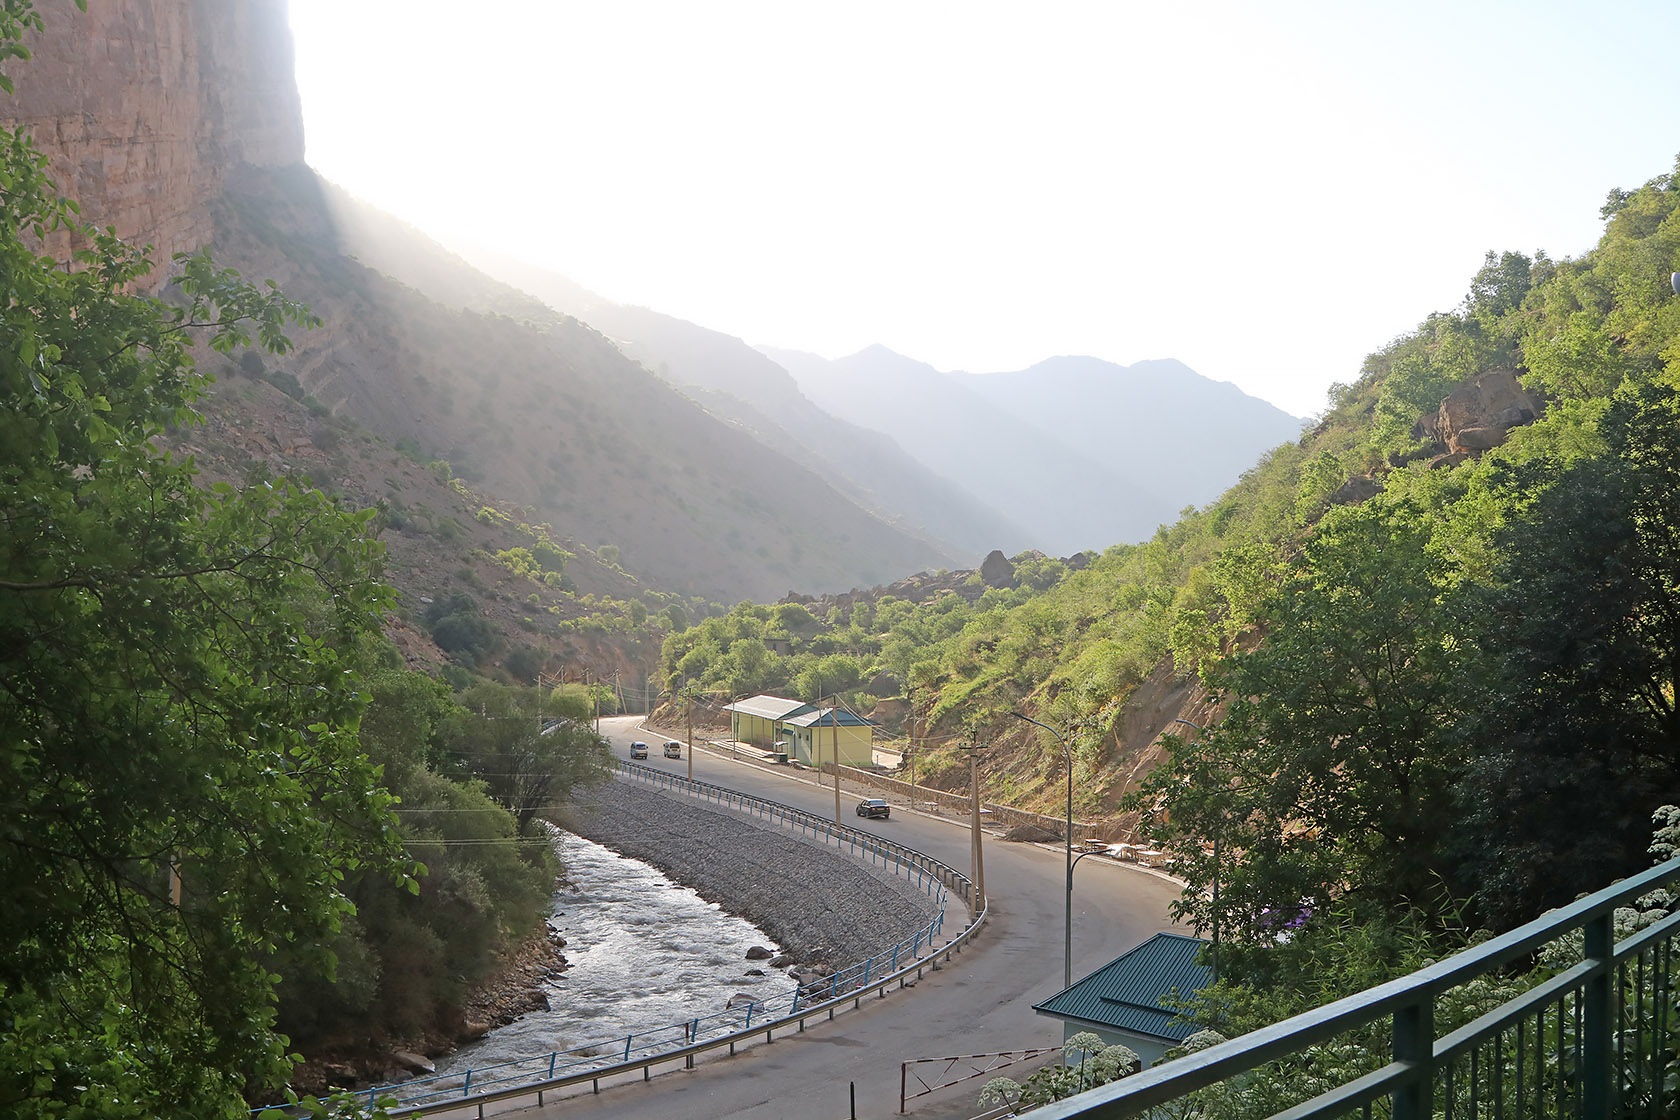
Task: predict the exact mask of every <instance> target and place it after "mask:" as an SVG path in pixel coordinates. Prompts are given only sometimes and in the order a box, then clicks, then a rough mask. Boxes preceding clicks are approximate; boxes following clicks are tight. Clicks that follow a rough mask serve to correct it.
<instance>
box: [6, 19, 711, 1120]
mask: <svg viewBox="0 0 1680 1120" xmlns="http://www.w3.org/2000/svg"><path fill="white" fill-rule="evenodd" d="M39 27H40V23H39V20H38V17H36V16H35V15H34V14H33V13H32V12H30V10H29V8H28V5H26V4H7V5H6V6H5V9H4V11H3V12H0V58H15V57H26V53H25V52H23V51H22V50H21V48H19V47H17V46H16V41H17V36H18V35H19V34H20V32H21V31H22V30H24V29H28V28H33V29H35V30H39ZM5 85H6V83H5V82H4V81H0V86H5ZM45 163H46V161H45V160H44V159H43V158H41V157H40V156H39V154H38V153H37V152H36V151H35V150H34V148H33V146H32V144H31V143H30V141H29V140H28V139H26V138H24V137H21V136H19V135H17V134H15V133H11V132H4V133H0V199H3V204H0V276H3V277H4V281H5V285H6V291H7V293H8V297H7V299H6V300H4V301H0V320H3V324H4V329H3V331H0V334H3V335H4V337H5V339H6V343H5V353H6V360H5V361H4V362H0V398H3V402H4V407H0V506H3V508H4V509H5V510H6V516H5V518H4V519H3V520H0V681H3V682H4V685H3V687H0V744H3V747H0V791H3V792H0V803H3V805H4V812H3V813H0V819H3V823H0V881H3V882H4V883H5V884H6V891H7V896H6V897H7V903H6V905H5V906H4V907H0V941H3V942H4V944H5V946H6V952H5V954H4V961H3V964H0V1036H3V1038H4V1043H3V1045H0V1113H3V1114H5V1115H6V1116H10V1117H19V1118H32V1117H42V1118H45V1117H66V1116H78V1117H149V1116H245V1115H248V1114H249V1108H250V1106H251V1104H255V1103H264V1102H266V1101H270V1100H273V1099H275V1097H277V1096H278V1095H279V1093H280V1091H281V1087H282V1086H284V1084H285V1083H286V1081H287V1079H288V1078H289V1077H290V1075H291V1072H292V1069H293V1067H294V1065H295V1063H296V1057H295V1054H294V1052H293V1049H292V1048H293V1046H295V1045H328V1044H331V1043H335V1042H339V1043H342V1042H343V1041H344V1039H346V1038H352V1039H353V1040H354V1044H355V1047H357V1048H365V1047H368V1046H379V1045H382V1044H384V1045H389V1044H391V1043H393V1042H399V1041H402V1040H407V1039H415V1040H426V1039H429V1038H432V1037H435V1036H436V1035H437V1034H438V1033H443V1034H447V1033H448V1032H449V1031H450V1030H452V1029H453V1028H454V1027H455V1025H456V1024H457V1023H458V1021H459V1019H460V1015H461V1008H462V1001H463V998H464V996H465V994H466V992H467V990H468V989H469V988H470V987H471V985H472V984H473V983H474V982H476V981H478V980H480V979H482V978H483V977H485V976H486V975H487V974H488V973H489V972H490V971H491V970H492V969H493V968H494V967H495V965H496V963H497V961H498V959H499V957H500V956H501V955H502V954H504V953H506V952H507V951H509V950H510V949H512V948H513V947H514V946H515V945H517V944H518V943H520V942H522V941H523V940H524V939H525V938H526V937H528V936H529V934H530V933H531V931H532V929H533V927H535V926H536V925H537V923H538V919H539V916H540V915H541V914H542V913H543V912H544V910H545V909H546V906H547V903H548V899H549V895H550V890H551V887H552V881H553V876H554V873H555V866H554V863H553V857H552V854H551V848H550V845H549V843H548V838H547V833H546V831H545V829H544V827H543V825H542V823H541V822H540V821H538V820H537V819H536V815H535V812H536V809H537V808H538V807H541V806H546V805H549V804H552V803H554V802H557V801H560V800H563V799H564V798H565V796H566V795H567V793H568V791H569V790H570V788H572V787H573V786H574V785H576V784H578V783H580V782H585V781H589V780H592V779H593V778H594V777H595V776H596V775H597V774H598V773H599V772H600V770H601V766H600V763H601V758H602V750H601V746H600V743H599V741H598V739H597V738H596V736H595V735H594V734H593V733H592V732H591V731H590V730H589V728H588V726H587V724H585V723H582V722H580V721H574V722H570V723H564V724H561V725H559V726H558V727H557V729H556V730H555V731H553V732H550V733H549V734H542V733H541V732H540V731H539V726H538V714H539V711H540V710H546V711H548V712H550V713H556V714H558V713H559V712H562V711H564V710H566V709H565V708H564V706H563V703H556V701H555V700H553V699H550V698H548V697H544V698H543V704H542V706H541V707H540V708H539V705H538V702H537V695H536V694H535V693H534V692H529V691H526V692H521V691H518V690H513V689H509V688H506V687H503V686H497V685H493V684H485V683H483V682H479V683H477V684H476V686H475V688H474V689H473V690H471V691H468V692H466V693H464V694H462V695H461V696H460V697H459V698H456V697H454V696H452V694H451V690H450V689H449V687H448V686H447V685H446V684H443V683H440V682H438V681H436V680H433V679H431V678H429V677H426V676H424V675H422V674H420V673H416V672H412V671H409V670H406V669H404V668H402V658H401V656H400V655H399V654H398V653H397V651H396V650H395V649H394V648H393V647H392V645H391V644H390V642H389V641H388V640H387V638H386V637H385V634H384V631H385V628H386V626H387V624H388V623H389V622H390V621H391V616H390V615H389V613H388V612H390V611H392V610H393V608H394V606H395V602H394V601H395V593H394V592H393V589H392V588H391V587H389V586H388V585H386V584H385V583H384V582H382V580H381V576H382V575H383V573H384V571H385V568H386V564H387V560H388V558H389V554H388V552H387V550H386V548H385V547H384V545H383V544H382V543H381V542H380V541H379V539H378V536H379V533H380V531H381V529H382V528H386V529H389V528H390V527H391V526H397V525H399V521H398V515H397V513H396V511H395V509H394V508H393V507H390V506H387V508H386V511H385V514H384V515H383V516H382V515H381V513H380V511H379V510H378V509H377V508H375V506H374V504H373V503H368V502H353V501H350V500H348V499H347V498H346V496H345V495H344V494H343V493H342V492H340V487H339V486H338V485H337V480H335V479H329V477H328V475H329V474H330V473H331V472H330V471H325V470H323V471H319V473H320V475H321V481H322V483H323V485H324V486H325V487H326V489H328V490H332V491H334V493H327V492H324V490H323V489H321V488H317V487H316V486H313V485H311V484H310V481H309V480H308V478H307V477H306V476H305V475H304V474H302V473H301V472H300V473H299V474H298V475H297V476H296V477H288V476H287V475H286V474H284V473H281V474H278V475H276V474H274V473H270V472H268V471H267V470H266V469H264V465H263V464H261V463H258V462H256V461H254V460H253V461H251V462H246V463H242V464H241V466H242V468H243V471H244V473H243V477H241V478H240V479H239V481H240V482H241V483H242V485H240V486H234V485H231V484H229V482H228V481H226V480H223V479H220V478H217V477H215V476H214V475H209V474H206V473H204V472H202V471H201V469H200V465H199V463H198V461H197V459H196V457H195V455H193V454H184V453H182V452H181V451H179V450H177V448H178V447H180V446H181V445H183V443H187V444H190V443H191V441H200V442H202V443H204V444H206V445H210V444H213V443H214V442H215V440H217V439H218V438H224V437H225V438H232V437H231V436H230V435H229V434H228V433H227V432H226V431H223V432H221V433H220V434H218V432H217V431H216V430H215V429H216V426H215V423H214V422H213V421H207V420H206V417H205V416H204V414H203V413H201V412H200V411H199V409H200V408H202V407H204V406H205V405H206V403H207V402H206V398H205V395H204V394H205V390H206V388H207V386H208V376H207V374H206V373H205V372H204V368H203V367H204V366H205V365H210V366H216V365H219V364H222V363H227V364H231V365H233V366H235V367H238V368H242V369H243V370H244V373H245V376H246V377H248V378H251V379H252V380H251V381H249V382H248V383H247V384H246V386H245V388H249V389H252V390H253V391H257V387H258V383H257V381H256V380H255V379H256V378H257V377H259V376H260V375H261V374H262V373H263V372H264V371H265V370H266V369H267V368H268V367H267V363H270V362H278V361H281V360H283V359H284V357H285V356H286V355H287V354H289V353H290V352H291V342H290V341H289V339H288V337H287V332H288V331H298V330H303V329H307V328H308V327H310V326H311V325H313V324H314V323H315V321H316V320H315V318H314V316H312V315H310V314H309V313H308V312H307V311H306V310H305V309H304V308H302V307H301V306H299V305H298V304H296V303H293V302H291V301H290V300H288V299H287V298H285V297H284V296H282V295H281V294H280V293H279V292H278V291H276V290H274V289H270V288H257V287H254V286H250V285H247V284H245V283H244V282H243V281H241V280H240V279H239V277H238V276H236V275H234V274H233V273H231V272H226V271H222V270H219V269H217V268H216V267H214V266H213V265H212V264H211V263H210V261H209V259H208V258H207V257H204V256H197V257H192V258H183V259H179V260H177V261H176V262H175V269H176V271H177V273H178V275H179V279H178V281H177V283H176V284H175V285H174V287H173V288H172V289H171V291H170V293H169V295H170V298H169V300H168V301H164V300H159V299H155V298H151V297H149V296H146V295H143V294H139V293H138V292H137V290H136V288H137V281H138V279H139V278H140V277H143V276H145V275H146V274H147V272H148V271H149V270H150V268H151V262H150V261H148V259H147V255H146V252H145V251H144V250H139V249H135V248H133V247H131V246H128V245H126V244H124V243H122V242H121V241H119V240H118V239H117V238H116V237H114V236H112V235H110V234H108V233H104V232H101V231H99V230H97V229H95V228H93V227H91V226H85V225H83V224H82V223H81V222H80V220H79V218H78V216H77V214H76V212H75V210H74V207H73V206H72V205H71V204H70V203H69V202H67V201H66V200H64V199H62V198H60V197H59V196H58V195H57V193H56V190H55V188H54V186H53V184H52V183H51V182H49V181H48V180H47V179H46V177H45V170H44V169H45ZM65 227H70V228H71V229H73V230H74V231H75V236H76V239H77V243H78V244H80V245H82V246H83V247H82V248H80V249H79V250H77V251H76V255H75V259H74V262H73V263H74V265H75V267H74V268H73V269H72V268H65V267H61V266H60V264H59V262H55V261H54V260H52V259H51V258H46V257H39V256H37V254H36V249H35V247H36V246H38V245H39V244H40V243H41V237H42V235H43V234H45V233H47V232H50V231H54V230H59V229H63V228H65ZM252 343H255V344H257V345H259V346H260V347H261V352H260V353H258V352H257V351H252V350H246V349H244V348H245V347H246V346H247V345H249V344H252ZM195 355H197V358H198V360H197V361H195ZM201 363H202V364H201ZM276 382H277V383H276ZM295 389H296V386H295V384H294V383H292V382H290V381H288V380H286V379H285V378H275V379H274V381H272V382H270V383H269V384H267V385H263V386H261V390H262V391H264V392H267V393H270V394H272V395H273V397H274V398H276V399H278V400H280V401H285V402H286V403H287V405H288V406H290V407H291V408H292V409H293V411H292V412H291V413H290V414H289V415H291V416H293V418H294V419H297V420H298V421H299V422H300V423H306V421H304V420H303V417H306V416H309V417H311V418H312V419H313V420H316V421H321V420H322V419H323V418H322V417H320V416H318V415H313V410H311V409H310V408H309V402H307V401H300V400H296V399H294V397H293V395H288V393H287V390H295ZM300 410H301V411H300ZM314 434H315V436H316V437H317V438H316V439H315V440H313V441H305V442H309V443H310V444H311V446H313V447H314V448H315V449H316V450H320V449H321V446H322V444H326V445H327V447H328V450H340V451H344V450H345V449H346V448H347V447H349V446H350V445H354V444H358V443H360V444H362V445H363V450H364V451H365V452H366V453H368V454H383V453H384V452H383V451H381V450H379V448H378V447H377V443H378V441H375V440H372V439H371V438H370V437H366V436H365V434H364V433H360V432H359V431H358V430H357V429H355V428H354V427H353V426H349V425H338V426H332V425H327V424H325V423H324V422H323V423H322V424H321V425H320V426H317V427H316V428H315V429H314ZM328 436H332V437H333V438H332V439H328V438H327V437H328ZM385 450H388V449H385ZM208 457H209V458H214V456H213V455H211V456H208ZM328 461H329V462H330V461H331V460H330V459H329V460H328ZM434 473H435V472H434ZM340 478H342V475H340ZM462 500H463V501H465V500H466V498H465V496H463V498H462ZM410 512H411V513H412V512H413V511H412V510H411V511H410ZM452 516H453V515H452V514H449V513H445V512H440V513H439V515H438V516H437V517H436V518H433V519H431V521H430V525H431V530H430V531H432V532H437V531H438V530H439V529H441V527H442V526H444V525H447V524H450V523H451V520H450V519H451V517H452ZM382 523H383V524H382ZM519 528H520V529H521V530H526V531H524V532H522V533H521V534H520V535H519V536H518V537H517V538H515V539H518V540H521V541H527V542H528V543H524V544H521V545H519V546H517V547H508V548H506V550H505V553H506V554H505V555H504V556H502V557H500V558H497V557H495V556H494V555H491V556H490V562H492V563H495V564H498V565H500V566H502V567H520V568H522V570H521V571H520V572H519V573H518V574H517V578H522V579H525V580H526V581H532V580H533V577H534V576H538V575H540V576H542V577H543V578H544V579H546V575H547V574H548V573H550V572H560V571H561V570H562V569H563V568H564V567H565V566H566V561H567V559H568V557H567V555H566V553H565V550H562V549H560V548H559V547H558V546H557V545H556V544H555V542H553V541H552V540H551V539H549V538H548V537H546V536H545V535H544V534H542V533H540V532H536V531H531V530H528V529H527V527H525V526H520V527H519ZM398 531H399V532H400V531H401V530H400V528H399V530H398ZM609 559H610V558H609ZM538 568H540V569H541V570H540V572H539V571H537V570H536V569H538ZM511 574H512V573H510V575H511ZM591 578H592V577H591ZM562 582H563V581H562ZM637 602H638V603H639V602H640V600H637ZM635 606H636V604H631V606H630V607H628V608H627V611H628V612H630V613H634V610H635ZM665 609H666V610H667V611H668V612H672V611H675V612H680V607H678V606H676V605H675V604H674V603H673V604H667V606H666V608H665ZM590 617H592V616H589V615H587V614H586V615H584V616H583V618H584V621H586V622H587V621H588V619H589V618H590ZM644 621H645V619H644ZM603 625H604V623H603ZM561 699H562V701H564V700H565V699H566V698H564V697H562V698H561ZM570 712H571V714H572V715H573V716H574V717H575V716H577V715H579V714H581V713H580V711H579V710H578V709H577V706H576V704H575V703H573V704H572V706H571V709H570Z"/></svg>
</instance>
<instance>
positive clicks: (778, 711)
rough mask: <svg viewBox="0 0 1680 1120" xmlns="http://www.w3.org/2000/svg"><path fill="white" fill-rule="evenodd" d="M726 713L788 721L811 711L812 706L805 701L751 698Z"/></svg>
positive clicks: (762, 696) (771, 697)
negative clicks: (793, 716)
mask: <svg viewBox="0 0 1680 1120" xmlns="http://www.w3.org/2000/svg"><path fill="white" fill-rule="evenodd" d="M723 710H724V711H726V712H739V713H741V714H742V715H744V716H757V717H758V718H759V719H769V720H777V719H786V718H787V717H788V716H791V715H793V714H794V713H795V712H805V711H810V710H811V705H809V704H807V703H805V701H803V700H787V699H784V698H782V697H780V696H769V695H761V696H750V697H748V698H747V699H745V700H738V701H736V702H735V703H733V704H731V705H729V706H728V707H727V708H725V709H723Z"/></svg>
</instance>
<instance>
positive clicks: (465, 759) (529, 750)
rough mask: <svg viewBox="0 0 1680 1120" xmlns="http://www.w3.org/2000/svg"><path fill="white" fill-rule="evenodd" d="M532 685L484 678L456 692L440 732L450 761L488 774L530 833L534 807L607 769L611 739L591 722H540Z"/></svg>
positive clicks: (468, 771)
mask: <svg viewBox="0 0 1680 1120" xmlns="http://www.w3.org/2000/svg"><path fill="white" fill-rule="evenodd" d="M537 700H538V697H537V695H536V693H535V692H534V691H529V690H519V689H511V688H507V687H505V686H502V685H497V684H482V685H479V686H478V687H476V688H473V689H471V690H469V691H467V692H464V693H462V694H461V696H460V697H459V701H460V704H461V708H460V710H459V711H458V712H457V713H456V715H455V716H454V717H453V718H452V719H451V720H450V721H449V723H448V724H447V726H446V727H445V728H444V730H443V733H442V737H443V739H444V742H445V743H446V748H445V749H446V750H447V752H448V756H449V758H450V762H451V766H452V768H453V769H455V770H456V771H457V772H458V773H461V774H464V775H472V776H474V777H478V778H480V779H482V780H483V782H484V788H485V789H486V790H487V791H488V792H489V794H490V796H491V797H493V798H495V800H496V801H497V802H498V803H499V804H500V805H502V806H503V807H504V808H506V809H507V811H508V812H510V813H512V814H513V815H514V817H515V819H516V820H517V821H518V822H519V830H520V833H521V834H522V835H523V834H526V833H527V832H528V831H529V829H530V827H531V823H532V822H533V821H534V820H535V819H536V817H537V814H538V813H539V812H541V811H542V810H544V809H546V808H548V807H549V806H551V805H554V804H557V803H559V802H561V801H564V800H565V799H566V798H567V797H568V796H569V795H570V793H571V790H572V789H573V788H574V787H576V786H578V785H580V784H583V783H587V782H591V781H595V780H597V779H599V778H600V777H602V776H603V775H604V774H605V762H606V746H605V744H604V743H603V742H602V741H601V739H600V738H599V737H598V736H597V735H596V734H595V732H594V730H593V729H592V728H590V727H588V726H587V725H582V724H575V723H562V724H558V725H556V726H553V727H550V728H548V729H547V730H542V729H541V728H540V726H539V722H538V721H539V714H538V704H537Z"/></svg>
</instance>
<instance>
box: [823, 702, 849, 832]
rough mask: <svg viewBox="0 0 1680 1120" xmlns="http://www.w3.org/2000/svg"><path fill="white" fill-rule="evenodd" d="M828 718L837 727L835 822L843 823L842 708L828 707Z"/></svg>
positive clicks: (835, 737)
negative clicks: (841, 803)
mask: <svg viewBox="0 0 1680 1120" xmlns="http://www.w3.org/2000/svg"><path fill="white" fill-rule="evenodd" d="M828 699H830V700H837V699H838V697H828ZM828 719H830V720H832V722H833V727H835V735H833V746H835V824H842V823H843V821H842V819H840V709H838V707H830V709H828ZM818 734H822V732H818Z"/></svg>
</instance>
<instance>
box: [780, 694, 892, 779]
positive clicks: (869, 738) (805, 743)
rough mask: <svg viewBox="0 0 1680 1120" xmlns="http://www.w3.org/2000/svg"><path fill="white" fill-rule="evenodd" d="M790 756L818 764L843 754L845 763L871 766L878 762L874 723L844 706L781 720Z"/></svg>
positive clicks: (814, 709) (842, 762) (810, 763)
mask: <svg viewBox="0 0 1680 1120" xmlns="http://www.w3.org/2000/svg"><path fill="white" fill-rule="evenodd" d="M781 728H782V738H783V739H785V740H786V741H787V751H788V757H789V758H797V759H798V760H799V761H801V762H803V763H805V764H807V765H809V766H818V765H822V764H826V763H831V762H833V761H834V756H835V753H836V752H838V753H839V755H840V764H841V765H842V766H869V765H872V764H873V763H874V761H875V725H874V724H872V723H870V722H869V721H868V720H866V719H864V718H863V717H862V716H859V715H853V714H852V713H851V712H848V711H847V710H846V709H844V708H812V709H810V710H809V711H805V712H798V713H795V714H794V715H791V716H788V717H787V718H786V719H784V720H782V721H781Z"/></svg>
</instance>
